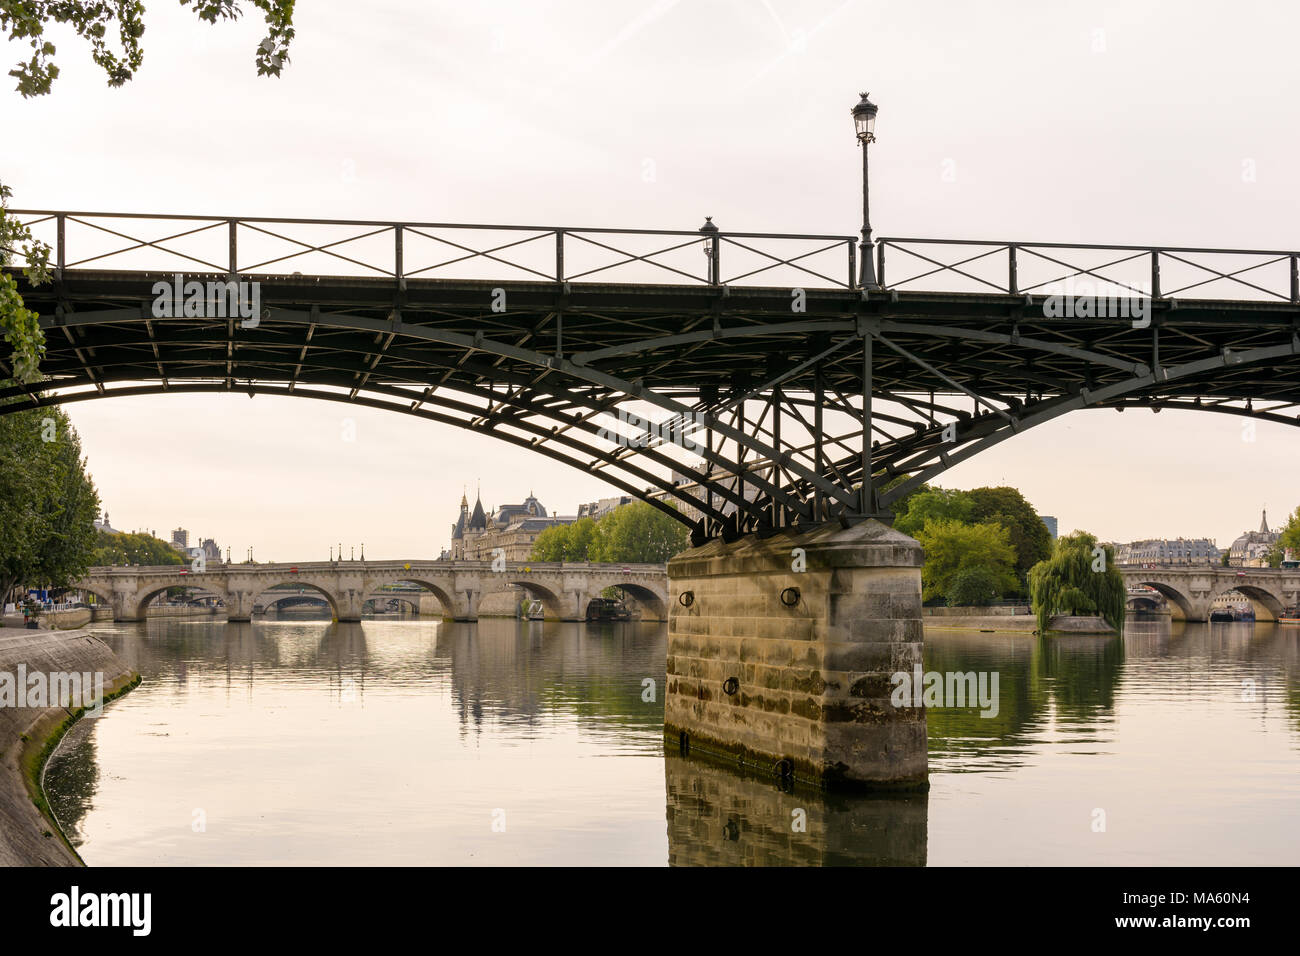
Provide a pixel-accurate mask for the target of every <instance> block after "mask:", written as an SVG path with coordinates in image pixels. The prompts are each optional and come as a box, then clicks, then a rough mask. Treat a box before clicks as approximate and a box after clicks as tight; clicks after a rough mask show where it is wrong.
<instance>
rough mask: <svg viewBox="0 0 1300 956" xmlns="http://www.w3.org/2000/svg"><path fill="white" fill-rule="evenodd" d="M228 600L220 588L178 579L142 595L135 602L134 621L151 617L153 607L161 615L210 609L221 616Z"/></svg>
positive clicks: (227, 604)
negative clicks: (150, 612) (150, 611)
mask: <svg viewBox="0 0 1300 956" xmlns="http://www.w3.org/2000/svg"><path fill="white" fill-rule="evenodd" d="M227 598H228V595H227V594H226V592H225V591H223V590H221V589H220V588H211V587H206V586H204V585H201V584H195V583H191V582H189V581H187V580H185V579H184V578H178V579H177V580H176V581H174V582H172V583H169V584H164V585H161V586H158V587H154V588H151V589H150V590H148V591H145V592H143V593H141V595H140V596H139V598H138V600H137V601H136V602H135V607H134V609H133V613H132V619H133V620H144V619H145V618H146V617H148V616H149V608H150V606H151V605H152V606H153V607H154V608H155V609H156V610H157V611H158V612H159V614H168V613H177V614H180V613H193V612H197V611H200V610H202V609H208V610H209V611H210V612H211V613H212V614H219V613H221V612H222V611H223V610H225V609H226V608H227V607H228V606H229V601H228V600H227ZM160 599H161V600H160ZM168 609H174V610H168ZM159 614H156V615H155V616H159Z"/></svg>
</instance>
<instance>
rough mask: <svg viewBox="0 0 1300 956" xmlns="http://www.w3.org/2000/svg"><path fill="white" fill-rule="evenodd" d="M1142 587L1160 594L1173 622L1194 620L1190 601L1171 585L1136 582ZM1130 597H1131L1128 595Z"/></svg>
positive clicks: (1194, 614)
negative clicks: (1166, 603) (1166, 604)
mask: <svg viewBox="0 0 1300 956" xmlns="http://www.w3.org/2000/svg"><path fill="white" fill-rule="evenodd" d="M1135 583H1137V584H1140V585H1142V586H1143V587H1148V588H1152V589H1154V590H1156V591H1158V592H1160V594H1162V595H1163V596H1164V598H1165V600H1166V601H1167V602H1168V604H1169V612H1170V616H1171V617H1172V618H1173V619H1175V620H1184V621H1190V620H1195V619H1196V613H1195V609H1194V607H1193V605H1192V599H1191V598H1189V597H1188V596H1187V595H1186V594H1184V593H1183V592H1182V591H1180V590H1178V588H1176V587H1174V586H1173V585H1170V584H1166V583H1165V582H1163V581H1137V582H1135ZM1130 597H1132V596H1131V595H1130Z"/></svg>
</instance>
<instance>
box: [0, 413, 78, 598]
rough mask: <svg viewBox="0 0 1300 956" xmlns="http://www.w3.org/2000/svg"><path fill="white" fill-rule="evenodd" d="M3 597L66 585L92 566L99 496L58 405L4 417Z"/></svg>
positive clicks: (0, 482) (0, 490) (0, 451)
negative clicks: (20, 589) (24, 589)
mask: <svg viewBox="0 0 1300 956" xmlns="http://www.w3.org/2000/svg"><path fill="white" fill-rule="evenodd" d="M0 462H3V463H4V467H3V468H2V469H0V595H8V594H9V592H10V591H11V590H13V589H14V588H15V587H17V586H19V585H29V586H30V585H42V586H43V585H49V586H52V587H67V586H68V584H69V583H70V582H71V581H72V580H74V579H76V578H78V577H80V576H81V575H82V574H84V573H85V571H86V569H87V568H88V567H90V563H91V555H92V552H93V549H94V542H95V527H94V521H95V516H96V515H97V514H99V495H98V493H97V492H96V491H95V485H94V483H93V482H92V481H91V479H90V476H89V475H87V474H86V467H85V462H84V460H83V459H82V457H81V439H80V438H79V437H78V436H77V433H76V430H75V429H73V427H72V424H71V422H69V421H68V417H67V415H65V414H64V413H63V412H62V411H61V410H60V409H48V408H45V409H30V410H24V411H21V412H13V413H11V414H8V415H4V416H0Z"/></svg>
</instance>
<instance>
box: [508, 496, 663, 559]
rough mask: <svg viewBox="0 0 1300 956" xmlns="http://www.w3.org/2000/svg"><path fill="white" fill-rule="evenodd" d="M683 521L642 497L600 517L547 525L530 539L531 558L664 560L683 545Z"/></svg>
mask: <svg viewBox="0 0 1300 956" xmlns="http://www.w3.org/2000/svg"><path fill="white" fill-rule="evenodd" d="M688 536H689V532H688V531H687V528H686V525H684V524H682V523H681V522H680V521H678V520H677V519H676V518H673V517H672V516H670V515H666V514H664V513H663V512H662V511H660V510H659V509H658V508H656V507H654V506H653V505H650V504H648V503H646V502H644V501H634V502H632V503H631V504H626V505H623V506H622V507H620V508H615V509H614V510H613V511H611V512H610V513H609V514H607V515H605V516H604V517H602V518H601V519H600V520H599V521H594V520H592V519H591V518H580V519H578V520H577V521H575V522H574V523H573V524H570V525H555V526H554V527H550V528H547V529H546V530H545V531H543V532H542V533H541V534H539V535H538V536H537V540H536V541H535V542H533V551H532V560H534V561H595V562H598V563H606V564H615V563H621V562H627V563H636V564H663V563H664V562H666V561H667V560H668V559H669V558H671V557H672V556H673V555H674V554H676V553H677V552H679V551H684V550H685V549H686V544H687V538H688Z"/></svg>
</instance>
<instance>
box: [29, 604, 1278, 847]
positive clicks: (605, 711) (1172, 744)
mask: <svg viewBox="0 0 1300 956" xmlns="http://www.w3.org/2000/svg"><path fill="white" fill-rule="evenodd" d="M92 627H93V629H94V630H95V631H96V632H97V633H98V634H99V635H100V636H101V637H103V638H104V639H105V640H106V641H107V642H108V643H109V644H110V645H111V646H112V648H113V650H114V651H115V652H116V653H117V654H118V656H119V657H121V658H122V659H123V660H124V661H126V662H128V663H129V664H130V665H131V666H132V667H134V668H135V669H136V670H138V671H139V672H140V673H141V674H142V675H143V676H144V682H143V683H142V684H141V685H140V686H139V687H138V688H137V689H136V690H134V691H132V692H131V693H130V694H128V695H127V696H126V697H124V698H122V699H121V700H119V701H117V702H115V703H113V704H111V705H109V707H108V709H107V711H106V713H105V716H104V717H102V718H100V719H97V720H84V721H82V722H80V723H79V724H78V725H77V726H76V727H75V728H74V730H73V732H72V733H70V734H69V736H68V737H67V738H66V739H65V741H64V742H63V744H62V745H61V746H60V748H59V750H58V752H57V753H56V755H55V757H54V758H53V759H52V761H51V763H50V766H49V768H48V770H47V773H46V779H45V783H46V788H47V791H48V793H49V796H50V802H51V804H52V805H53V807H54V809H55V812H56V814H57V815H58V817H59V819H60V822H61V823H62V825H63V827H64V830H65V831H66V832H67V833H68V834H69V836H70V837H71V839H72V841H73V843H74V845H76V846H77V848H78V850H79V852H80V853H81V855H82V857H83V858H84V859H85V861H86V862H87V863H88V864H90V865H91V866H94V865H108V864H123V865H137V864H185V865H191V864H255V865H256V864H286V863H292V864H309V865H310V864H383V865H403V864H469V865H476V864H485V865H486V864H524V865H547V864H578V865H583V864H600V865H622V864H635V865H663V864H666V863H670V864H758V865H766V864H773V865H782V864H863V865H871V864H881V863H888V864H914V865H924V864H929V865H949V866H950V865H964V864H1039V865H1042V864H1047V865H1055V864H1098V865H1128V864H1170V865H1184V864H1212V865H1219V864H1223V865H1228V864H1295V863H1296V862H1297V861H1300V773H1298V772H1297V771H1298V770H1300V628H1297V627H1278V626H1277V625H1272V624H1259V625H1255V626H1254V627H1253V628H1252V626H1251V625H1249V624H1224V625H1220V624H1214V625H1206V624H1189V625H1183V624H1181V623H1174V624H1171V623H1170V622H1169V620H1168V619H1154V620H1150V621H1145V620H1133V619H1131V620H1130V623H1129V625H1128V627H1127V628H1126V632H1125V635H1124V637H1123V638H1098V637H1084V636H1079V637H1058V638H1037V637H1033V636H1029V635H1013V634H988V633H976V632H960V631H931V632H930V633H928V634H927V637H926V648H925V659H926V668H927V669H929V670H937V671H943V672H946V671H962V672H965V671H977V672H978V671H990V672H992V671H996V672H997V673H998V674H999V691H1000V693H999V708H998V713H997V715H996V716H994V717H982V716H980V712H979V711H978V710H977V709H962V710H956V709H942V708H933V709H931V710H930V711H929V733H930V784H931V787H930V791H929V793H928V794H924V795H913V796H910V797H887V798H884V797H879V798H865V797H857V798H844V797H826V796H822V795H820V794H818V793H816V792H810V791H807V790H803V789H795V790H793V791H792V792H785V791H783V790H782V789H780V788H779V787H778V786H777V785H776V784H775V783H774V782H773V781H772V780H771V779H764V778H762V777H754V776H743V775H740V774H738V773H736V772H735V771H733V770H731V769H727V768H721V767H717V766H714V765H711V764H707V763H703V762H701V761H699V760H698V759H683V758H681V757H680V756H677V755H675V754H673V753H671V752H670V753H669V754H667V755H665V752H664V749H665V748H664V745H663V742H662V739H661V727H662V721H663V688H664V660H665V649H666V645H667V630H666V625H662V624H611V625H580V624H542V623H526V622H515V621H484V622H480V623H479V624H477V625H467V624H450V623H440V622H435V621H432V620H428V619H423V620H422V619H413V620H383V619H376V620H369V621H365V622H363V623H361V624H331V623H330V622H329V621H324V620H310V619H294V620H290V619H280V620H269V621H265V622H262V621H259V622H256V623H253V624H225V623H221V622H216V623H214V622H212V621H211V620H189V621H187V620H158V621H152V622H148V623H143V624H103V625H92ZM670 751H671V748H670Z"/></svg>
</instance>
